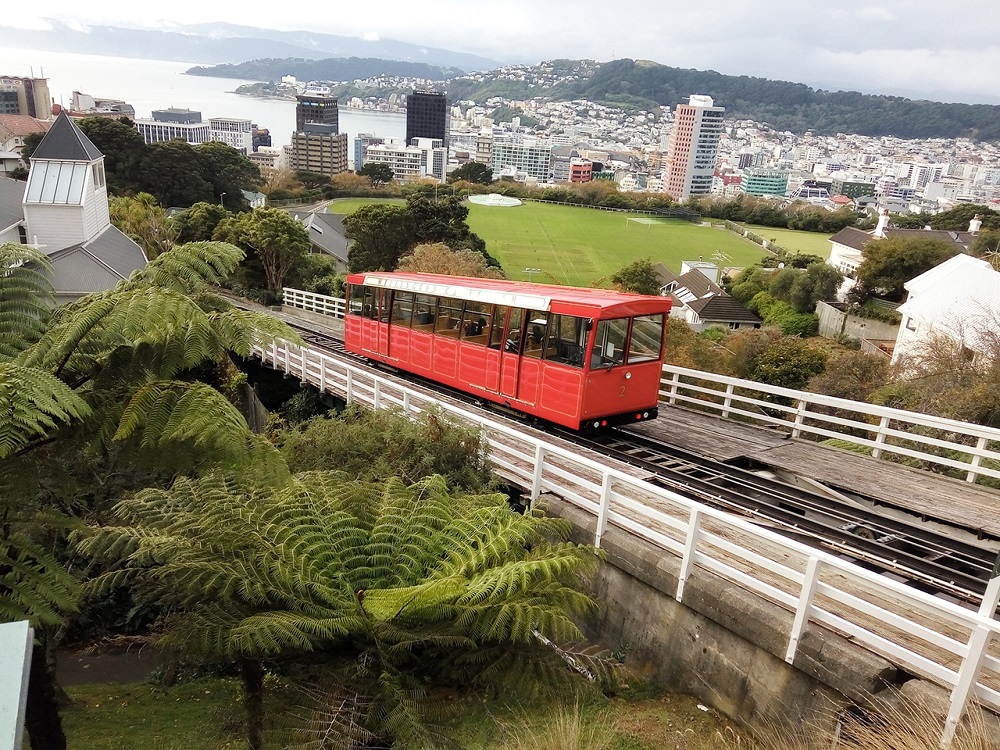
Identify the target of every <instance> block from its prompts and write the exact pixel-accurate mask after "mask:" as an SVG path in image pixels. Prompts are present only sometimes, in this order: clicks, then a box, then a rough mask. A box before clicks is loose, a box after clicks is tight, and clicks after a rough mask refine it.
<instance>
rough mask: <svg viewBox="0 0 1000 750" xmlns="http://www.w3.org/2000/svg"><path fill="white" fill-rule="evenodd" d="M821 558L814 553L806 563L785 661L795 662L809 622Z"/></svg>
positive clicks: (788, 662)
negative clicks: (796, 653)
mask: <svg viewBox="0 0 1000 750" xmlns="http://www.w3.org/2000/svg"><path fill="white" fill-rule="evenodd" d="M819 566H820V559H819V558H818V557H814V556H812V555H810V556H809V562H808V563H806V572H805V580H803V581H802V590H801V591H800V592H799V604H798V607H797V608H796V610H795V621H794V622H793V623H792V632H791V635H790V636H789V638H788V649H787V650H786V651H785V662H786V663H787V664H794V663H795V652H796V651H797V650H798V648H799V641H800V640H801V639H802V634H803V633H804V632H805V630H806V625H808V624H809V613H810V612H811V611H812V603H813V597H814V596H815V595H816V584H817V583H819Z"/></svg>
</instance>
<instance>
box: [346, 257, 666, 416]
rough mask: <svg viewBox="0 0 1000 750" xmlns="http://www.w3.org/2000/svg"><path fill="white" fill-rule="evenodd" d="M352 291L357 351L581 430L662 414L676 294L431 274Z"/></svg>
mask: <svg viewBox="0 0 1000 750" xmlns="http://www.w3.org/2000/svg"><path fill="white" fill-rule="evenodd" d="M347 283H348V289H347V315H346V317H345V321H344V322H345V325H344V342H345V345H346V347H347V349H348V350H350V351H352V352H355V353H356V354H360V355H363V356H365V357H368V358H369V359H372V360H375V361H378V362H384V363H386V364H388V365H392V366H393V367H397V368H399V369H400V370H405V371H407V372H412V373H415V374H417V375H421V376H423V377H425V378H428V379H430V380H434V381H437V382H439V383H443V384H445V385H447V386H450V387H452V388H457V389H459V390H461V391H465V392H466V393H470V394H473V395H475V396H477V397H479V398H482V399H484V400H487V401H493V402H496V403H498V404H502V405H504V406H506V407H509V408H510V409H513V410H515V411H518V412H521V413H524V414H528V415H531V416H536V417H539V418H541V419H544V420H547V421H549V422H555V423H556V424H560V425H563V426H565V427H569V428H571V429H574V430H589V429H599V428H601V427H608V426H612V425H616V424H624V423H626V422H637V421H642V420H646V419H652V418H654V417H655V416H656V414H657V402H658V393H659V388H660V372H661V362H662V360H663V336H664V328H665V323H666V317H667V314H668V313H669V312H670V299H669V298H668V297H648V296H642V295H636V294H622V293H620V292H611V291H607V290H603V289H578V288H574V287H563V286H555V285H550V284H528V283H523V282H514V281H501V280H495V279H474V278H465V277H460V276H441V275H438V274H425V273H375V272H373V273H360V274H351V275H349V276H348V277H347Z"/></svg>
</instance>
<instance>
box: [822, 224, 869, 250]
mask: <svg viewBox="0 0 1000 750" xmlns="http://www.w3.org/2000/svg"><path fill="white" fill-rule="evenodd" d="M871 239H872V236H871V235H870V234H868V232H863V231H861V230H860V229H855V228H854V227H844V228H843V229H841V230H840V231H839V232H837V233H836V234H835V235H833V237H831V238H830V242H836V243H837V244H838V245H846V246H847V247H849V248H851V249H853V250H857V251H858V252H861V251H862V250H863V249H864V247H865V245H866V244H867V243H868V242H871Z"/></svg>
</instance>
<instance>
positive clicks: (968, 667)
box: [941, 625, 993, 748]
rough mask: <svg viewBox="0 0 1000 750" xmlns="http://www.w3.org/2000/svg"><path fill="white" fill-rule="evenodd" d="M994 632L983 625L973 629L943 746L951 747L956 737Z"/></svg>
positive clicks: (960, 670)
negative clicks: (959, 723) (956, 731)
mask: <svg viewBox="0 0 1000 750" xmlns="http://www.w3.org/2000/svg"><path fill="white" fill-rule="evenodd" d="M992 635H993V632H992V631H991V630H990V629H989V628H986V627H984V626H982V625H980V626H978V627H977V628H976V629H975V630H974V631H972V636H971V637H970V638H969V643H968V646H967V649H966V654H965V658H964V659H962V665H961V666H960V667H959V668H958V679H957V680H956V681H955V688H954V690H952V691H951V707H950V708H949V709H948V718H947V719H946V720H945V723H944V733H943V734H942V735H941V747H942V748H948V747H951V742H952V740H954V739H955V730H956V729H957V728H958V722H959V721H960V720H961V718H962V713H963V712H964V711H965V706H966V704H967V703H968V701H969V696H970V695H971V694H972V691H973V688H975V686H976V677H978V676H979V670H980V668H981V667H982V665H983V659H985V658H986V649H987V648H988V647H989V645H990V640H991V637H992Z"/></svg>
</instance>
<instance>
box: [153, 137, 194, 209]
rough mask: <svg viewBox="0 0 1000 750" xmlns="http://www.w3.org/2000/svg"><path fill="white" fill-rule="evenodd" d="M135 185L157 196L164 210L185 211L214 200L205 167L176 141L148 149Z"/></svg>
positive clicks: (155, 144) (188, 148)
mask: <svg viewBox="0 0 1000 750" xmlns="http://www.w3.org/2000/svg"><path fill="white" fill-rule="evenodd" d="M133 178H134V179H135V184H138V185H141V186H142V187H141V189H144V190H146V191H147V192H149V193H152V194H153V195H154V196H156V199H157V200H158V201H159V202H160V204H161V205H163V206H168V207H173V206H179V207H182V208H186V207H187V206H191V205H194V204H195V203H197V202H198V201H210V200H213V187H212V183H210V182H209V181H208V180H206V179H205V178H204V176H203V175H202V164H201V160H200V159H199V158H198V156H197V154H195V151H194V149H193V148H191V146H189V145H188V144H187V143H185V142H184V141H182V140H179V139H176V138H175V139H174V140H172V141H164V142H163V143H153V144H150V145H149V146H147V147H146V149H145V151H144V152H143V156H142V160H141V161H140V162H139V174H138V175H134V176H133Z"/></svg>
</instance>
